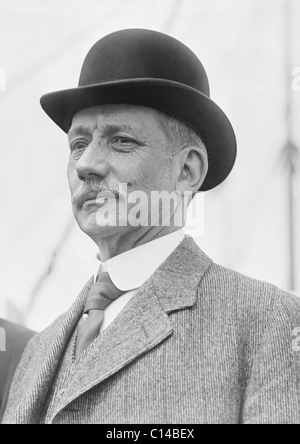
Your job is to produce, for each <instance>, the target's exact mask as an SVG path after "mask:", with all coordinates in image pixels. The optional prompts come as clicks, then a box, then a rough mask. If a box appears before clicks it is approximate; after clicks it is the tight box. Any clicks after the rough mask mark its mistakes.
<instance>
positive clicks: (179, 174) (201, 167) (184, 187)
mask: <svg viewBox="0 0 300 444" xmlns="http://www.w3.org/2000/svg"><path fill="white" fill-rule="evenodd" d="M207 171H208V160H207V157H206V155H205V153H204V152H203V150H202V149H201V148H200V147H198V146H187V147H185V148H183V149H182V150H181V151H179V152H178V153H177V155H176V169H175V174H176V177H175V180H176V190H177V191H181V192H182V193H183V192H184V191H191V192H192V193H193V194H194V193H195V192H197V191H198V190H199V188H200V187H201V185H202V184H203V182H204V180H205V177H206V175H207Z"/></svg>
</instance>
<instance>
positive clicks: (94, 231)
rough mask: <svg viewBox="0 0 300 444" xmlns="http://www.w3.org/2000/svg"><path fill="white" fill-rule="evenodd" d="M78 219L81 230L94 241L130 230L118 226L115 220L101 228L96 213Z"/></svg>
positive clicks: (80, 216) (81, 215) (83, 215)
mask: <svg viewBox="0 0 300 444" xmlns="http://www.w3.org/2000/svg"><path fill="white" fill-rule="evenodd" d="M76 219H77V223H78V225H79V227H80V229H81V230H82V231H83V232H84V233H85V234H87V235H88V236H89V237H91V238H92V239H101V238H105V237H108V236H112V235H114V234H116V233H120V232H122V231H124V230H127V229H128V227H119V226H116V224H115V220H112V221H111V223H110V221H109V220H107V224H106V225H102V226H101V224H99V221H97V213H96V212H93V213H90V214H80V215H78V216H77V218H76Z"/></svg>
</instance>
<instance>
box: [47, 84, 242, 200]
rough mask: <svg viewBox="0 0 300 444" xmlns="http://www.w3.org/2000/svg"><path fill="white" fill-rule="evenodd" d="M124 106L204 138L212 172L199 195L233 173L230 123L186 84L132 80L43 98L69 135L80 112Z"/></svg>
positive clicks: (232, 142) (211, 101)
mask: <svg viewBox="0 0 300 444" xmlns="http://www.w3.org/2000/svg"><path fill="white" fill-rule="evenodd" d="M121 103H122V104H131V105H139V106H147V107H150V108H154V109H157V110H159V111H161V112H164V113H166V114H169V115H171V116H173V117H176V118H177V119H180V120H182V121H183V122H185V123H187V124H188V125H189V126H191V127H192V128H193V129H194V130H195V131H196V132H197V133H198V134H199V135H200V136H201V138H202V139H203V141H204V143H205V145H206V148H207V152H208V162H209V169H208V174H207V176H206V179H205V181H204V183H203V185H202V186H201V188H200V189H199V190H198V191H208V190H211V189H213V188H215V187H216V186H217V185H219V184H220V183H222V182H223V181H224V180H225V179H226V177H227V176H228V175H229V173H230V172H231V170H232V168H233V166H234V163H235V160H236V154H237V149H236V138H235V134H234V130H233V128H232V125H231V123H230V121H229V119H228V118H227V116H226V115H225V113H224V112H223V111H222V110H221V109H220V108H219V107H218V106H217V105H216V103H215V102H213V100H211V99H210V98H209V97H207V96H206V95H205V94H203V93H201V92H199V91H198V90H196V89H194V88H191V87H189V86H186V85H184V84H181V83H177V82H173V81H168V80H160V79H130V80H122V81H114V82H107V83H102V84H98V85H89V86H84V87H78V88H73V89H67V90H63V91H57V92H53V93H50V94H45V95H44V96H42V98H41V105H42V108H43V109H44V111H45V112H46V113H47V114H48V116H49V117H50V118H51V119H52V120H53V121H54V122H55V123H56V124H57V125H58V126H59V127H60V128H61V129H62V130H63V131H65V132H66V133H68V131H69V129H70V127H71V124H72V120H73V117H74V115H75V114H76V113H77V112H79V111H80V110H82V109H85V108H90V107H94V106H98V105H106V104H121Z"/></svg>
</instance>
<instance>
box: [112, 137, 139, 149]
mask: <svg viewBox="0 0 300 444" xmlns="http://www.w3.org/2000/svg"><path fill="white" fill-rule="evenodd" d="M112 144H113V146H114V148H116V149H120V150H122V151H124V150H126V149H127V150H130V149H133V148H135V147H136V146H137V145H139V143H138V142H137V141H136V140H134V139H131V138H129V137H126V136H116V137H114V138H113V140H112Z"/></svg>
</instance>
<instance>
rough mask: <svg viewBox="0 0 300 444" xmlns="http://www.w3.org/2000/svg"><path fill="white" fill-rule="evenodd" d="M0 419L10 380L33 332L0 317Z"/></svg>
mask: <svg viewBox="0 0 300 444" xmlns="http://www.w3.org/2000/svg"><path fill="white" fill-rule="evenodd" d="M0 333H1V351H0V420H1V417H2V414H3V411H4V407H5V404H6V400H7V397H8V393H9V389H10V385H11V382H12V380H13V377H14V374H15V371H16V368H17V366H18V364H19V362H20V360H21V356H22V354H23V351H24V349H25V347H26V345H27V343H28V342H29V341H30V339H31V338H32V337H33V336H34V332H33V331H31V330H29V329H27V328H25V327H22V326H20V325H17V324H14V323H11V322H8V321H6V320H4V319H0Z"/></svg>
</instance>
